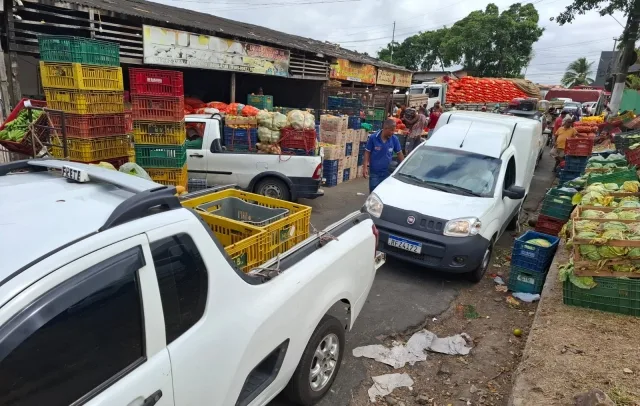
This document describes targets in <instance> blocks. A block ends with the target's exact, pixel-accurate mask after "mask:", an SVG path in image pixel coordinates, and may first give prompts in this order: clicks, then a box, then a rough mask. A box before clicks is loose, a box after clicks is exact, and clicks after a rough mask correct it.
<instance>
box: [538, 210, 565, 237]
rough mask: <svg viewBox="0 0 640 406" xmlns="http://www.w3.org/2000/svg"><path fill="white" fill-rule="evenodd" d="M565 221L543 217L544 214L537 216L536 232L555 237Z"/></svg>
mask: <svg viewBox="0 0 640 406" xmlns="http://www.w3.org/2000/svg"><path fill="white" fill-rule="evenodd" d="M566 222H567V220H559V219H557V218H553V217H549V216H545V215H544V214H540V215H538V221H537V222H536V228H535V230H536V232H538V233H542V234H547V235H552V236H554V237H557V236H558V234H559V233H560V230H562V227H563V226H564V225H565V223H566Z"/></svg>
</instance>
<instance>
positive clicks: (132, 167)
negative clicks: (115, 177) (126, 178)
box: [119, 162, 153, 181]
mask: <svg viewBox="0 0 640 406" xmlns="http://www.w3.org/2000/svg"><path fill="white" fill-rule="evenodd" d="M119 171H120V172H123V173H126V174H129V175H133V176H137V177H139V178H142V179H146V180H151V181H152V180H153V179H151V176H149V174H148V173H147V171H145V170H144V169H142V167H141V166H140V165H138V164H136V163H133V162H127V163H125V164H122V166H120V169H119Z"/></svg>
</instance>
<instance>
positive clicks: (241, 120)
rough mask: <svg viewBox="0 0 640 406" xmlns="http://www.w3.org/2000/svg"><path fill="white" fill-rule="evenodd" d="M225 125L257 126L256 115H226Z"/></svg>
mask: <svg viewBox="0 0 640 406" xmlns="http://www.w3.org/2000/svg"><path fill="white" fill-rule="evenodd" d="M224 123H225V125H249V126H257V125H258V118H257V117H243V116H226V117H225V118H224Z"/></svg>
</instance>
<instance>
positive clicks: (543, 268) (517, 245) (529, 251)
mask: <svg viewBox="0 0 640 406" xmlns="http://www.w3.org/2000/svg"><path fill="white" fill-rule="evenodd" d="M534 238H541V239H543V240H547V241H549V242H550V243H551V246H550V247H539V246H537V245H533V244H527V241H529V240H532V239H534ZM559 241H560V239H559V238H558V237H554V236H551V235H547V234H542V233H538V232H535V231H527V232H526V233H524V234H522V235H521V236H520V237H518V238H516V240H515V241H514V242H513V249H512V251H511V264H512V265H513V266H515V267H519V268H524V269H528V270H530V271H535V272H542V273H544V272H547V270H548V269H549V265H551V261H552V260H553V256H554V255H555V253H556V249H557V248H558V242H559Z"/></svg>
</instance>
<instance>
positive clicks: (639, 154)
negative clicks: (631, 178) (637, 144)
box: [624, 148, 640, 167]
mask: <svg viewBox="0 0 640 406" xmlns="http://www.w3.org/2000/svg"><path fill="white" fill-rule="evenodd" d="M624 154H625V156H626V157H627V161H629V163H630V164H631V165H635V166H636V167H640V148H636V149H628V150H627V151H626V152H625V153H624Z"/></svg>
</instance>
